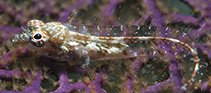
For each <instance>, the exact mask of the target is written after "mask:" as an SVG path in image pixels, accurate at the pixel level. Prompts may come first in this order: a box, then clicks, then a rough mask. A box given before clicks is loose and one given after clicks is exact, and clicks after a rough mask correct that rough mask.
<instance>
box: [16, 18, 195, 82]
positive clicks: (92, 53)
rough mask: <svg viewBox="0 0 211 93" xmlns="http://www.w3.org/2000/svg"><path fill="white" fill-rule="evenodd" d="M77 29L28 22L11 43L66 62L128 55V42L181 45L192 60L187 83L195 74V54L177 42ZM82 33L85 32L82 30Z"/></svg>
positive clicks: (171, 39) (55, 23) (167, 39)
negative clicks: (73, 58) (29, 46)
mask: <svg viewBox="0 0 211 93" xmlns="http://www.w3.org/2000/svg"><path fill="white" fill-rule="evenodd" d="M73 28H74V26H73ZM123 28H124V27H123V26H121V30H123ZM126 28H128V27H126ZM79 29H80V28H78V27H76V28H75V30H74V31H71V30H70V29H68V27H66V26H65V25H63V24H61V23H60V22H49V23H45V24H44V23H43V22H42V21H41V20H30V21H29V22H28V23H27V28H26V29H25V30H24V32H23V33H22V34H23V35H24V37H21V35H15V36H14V39H13V40H12V41H13V42H15V43H18V42H20V43H24V44H26V43H27V42H28V43H29V42H31V43H32V44H33V45H34V46H37V47H41V48H40V50H36V51H39V52H40V53H41V54H42V55H45V56H48V57H51V58H55V59H57V60H62V61H67V60H68V57H69V55H68V53H72V52H74V53H76V54H77V55H79V56H82V57H85V58H99V57H100V58H104V57H113V56H114V57H116V56H120V57H121V56H124V55H128V53H129V52H128V48H129V45H127V44H126V43H125V42H128V41H129V43H131V42H132V41H133V40H165V41H171V42H173V43H179V44H181V45H184V46H185V47H187V48H188V49H189V50H190V51H191V53H192V55H193V56H194V57H195V60H196V64H195V68H194V71H193V73H192V75H191V79H193V78H194V77H195V75H196V72H197V71H198V69H199V58H198V54H197V51H196V50H194V49H193V48H192V47H191V46H189V45H188V44H186V43H184V42H182V41H180V40H178V39H174V38H167V37H155V36H146V37H145V36H140V37H139V36H137V37H133V36H131V37H129V36H126V37H111V36H109V37H106V36H91V35H86V34H81V33H78V31H79ZM83 29H84V30H85V29H86V28H83ZM98 29H99V28H98ZM88 30H89V31H88V32H91V30H93V28H89V29H88ZM128 30H130V29H128ZM36 34H41V35H42V38H38V39H36V38H34V35H36ZM122 34H124V33H122ZM191 79H190V80H188V83H189V82H191Z"/></svg>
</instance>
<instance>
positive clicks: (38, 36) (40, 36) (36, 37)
mask: <svg viewBox="0 0 211 93" xmlns="http://www.w3.org/2000/svg"><path fill="white" fill-rule="evenodd" d="M34 38H35V39H41V38H42V35H41V34H39V33H38V34H36V35H34Z"/></svg>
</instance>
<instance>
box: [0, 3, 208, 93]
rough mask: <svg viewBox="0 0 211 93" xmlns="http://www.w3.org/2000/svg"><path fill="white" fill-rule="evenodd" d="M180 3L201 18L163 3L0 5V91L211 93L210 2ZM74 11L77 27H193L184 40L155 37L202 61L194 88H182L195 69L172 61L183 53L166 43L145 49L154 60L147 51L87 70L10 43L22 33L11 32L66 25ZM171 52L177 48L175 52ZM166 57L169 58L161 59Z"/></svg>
mask: <svg viewBox="0 0 211 93" xmlns="http://www.w3.org/2000/svg"><path fill="white" fill-rule="evenodd" d="M184 2H186V3H187V5H189V6H191V7H192V9H193V12H194V13H198V14H199V15H200V17H198V18H197V17H194V16H190V15H183V14H176V13H171V12H166V11H165V10H163V7H164V8H165V6H162V7H161V6H160V5H159V4H160V3H162V5H164V3H163V2H161V1H156V0H143V1H134V2H130V1H119V0H108V1H99V0H78V1H74V2H68V1H65V0H32V1H22V2H21V3H20V2H19V3H18V2H13V1H0V12H1V14H0V18H1V19H2V20H3V19H4V20H3V21H0V23H1V25H0V32H1V35H0V37H1V38H0V43H1V44H0V46H1V48H0V50H1V51H2V53H1V57H0V59H1V60H0V91H1V92H2V93H16V92H17V93H20V92H52V93H58V92H84V91H85V92H88V93H104V92H211V91H210V87H211V86H210V80H209V79H208V76H209V75H210V73H209V72H208V71H209V66H210V63H209V60H210V58H211V47H210V46H211V43H210V39H211V38H210V13H211V12H210V8H211V6H210V3H211V2H210V1H209V0H201V1H200V2H199V1H198V0H184ZM23 4H25V5H28V6H25V5H23ZM125 6H127V7H125ZM27 7H28V8H27ZM73 9H74V10H76V11H78V13H79V14H78V17H77V18H76V21H74V22H75V23H76V24H81V23H84V24H91V25H96V23H97V24H100V25H120V24H126V25H153V26H163V27H164V28H165V27H167V26H170V27H171V28H176V26H174V25H173V26H172V24H182V25H184V26H187V25H189V26H192V27H194V28H193V29H191V30H187V34H188V35H187V36H183V35H180V34H179V35H174V34H171V31H173V29H170V28H169V29H168V30H166V28H165V29H160V30H156V31H157V32H159V33H161V34H160V36H166V33H168V34H167V35H169V36H167V37H172V38H177V39H179V40H181V41H184V42H185V43H187V44H191V47H193V48H196V49H197V51H198V54H199V57H200V60H201V61H200V62H201V64H200V70H199V71H198V72H199V74H197V76H196V77H194V79H195V81H194V82H191V84H188V85H187V86H184V84H186V83H187V82H186V81H187V80H189V79H190V75H191V74H192V71H189V69H188V68H194V64H191V63H190V64H191V65H190V66H189V63H185V61H186V60H187V59H183V58H181V56H175V54H174V52H175V51H177V52H178V53H179V52H182V51H183V48H184V47H182V46H181V45H180V46H179V45H173V44H171V43H167V42H158V44H156V45H155V46H153V43H148V44H149V45H152V46H153V47H154V48H155V50H153V51H156V53H155V54H153V53H151V52H146V51H139V52H137V51H133V52H134V54H135V53H139V54H140V55H142V56H141V57H137V58H134V59H132V58H131V59H127V60H126V61H125V60H124V59H123V60H122V59H118V60H100V61H93V63H92V61H91V64H90V66H88V67H87V68H82V67H81V66H80V65H81V64H79V62H73V61H70V62H69V61H68V62H60V61H56V60H53V59H49V58H46V57H43V56H39V55H37V54H36V53H33V52H31V51H30V50H28V49H27V47H26V48H23V47H22V46H17V45H14V44H13V43H11V42H10V39H11V37H12V34H14V33H17V32H20V31H21V27H20V26H19V27H16V26H17V25H23V26H24V25H25V24H26V22H27V21H28V20H30V19H33V18H36V19H40V20H43V21H46V22H47V21H55V20H57V21H60V22H65V21H66V20H67V17H68V16H69V14H70V13H71V11H72V10H73ZM125 11H126V12H125ZM127 13H132V14H133V15H130V16H126V17H125V16H124V15H126V14H127ZM92 22H96V23H92ZM5 25H10V26H5ZM12 26H15V27H12ZM182 28H183V27H182ZM176 29H179V28H176ZM127 32H129V31H127ZM190 37H191V38H190ZM145 43H146V42H145ZM143 45H144V44H143ZM14 46H15V47H14ZM175 46H176V47H177V48H174V47H175ZM6 47H8V48H9V52H7V51H5V49H6ZM17 47H18V48H17ZM145 47H147V46H145ZM181 47H182V48H181ZM171 50H174V51H173V52H172V51H171ZM165 51H171V52H168V53H164V54H162V52H165ZM184 51H185V52H188V51H189V50H187V49H186V50H185V49H184ZM157 53H158V54H157ZM182 53H183V52H182ZM179 55H182V54H179ZM182 56H183V55H182ZM37 59H39V60H37ZM178 59H179V60H178ZM31 60H33V61H31ZM68 63H69V64H68ZM157 65H159V66H160V67H161V68H159V67H158V66H157ZM151 77H152V78H151ZM153 77H154V78H153ZM156 77H157V78H156ZM198 81H200V82H198ZM50 87H51V88H50Z"/></svg>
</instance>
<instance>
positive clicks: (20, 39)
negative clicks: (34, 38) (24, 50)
mask: <svg viewBox="0 0 211 93" xmlns="http://www.w3.org/2000/svg"><path fill="white" fill-rule="evenodd" d="M12 42H14V43H16V44H26V43H29V42H30V35H29V33H21V34H15V35H14V37H13V39H12Z"/></svg>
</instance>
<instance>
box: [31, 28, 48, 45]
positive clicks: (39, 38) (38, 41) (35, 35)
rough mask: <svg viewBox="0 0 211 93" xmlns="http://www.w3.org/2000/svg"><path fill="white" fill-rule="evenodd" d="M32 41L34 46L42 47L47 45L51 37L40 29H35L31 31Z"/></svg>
mask: <svg viewBox="0 0 211 93" xmlns="http://www.w3.org/2000/svg"><path fill="white" fill-rule="evenodd" d="M30 39H31V43H32V45H34V46H37V47H41V46H43V45H45V43H46V42H47V41H48V39H49V37H48V36H47V35H46V34H45V33H43V32H42V31H40V30H35V31H33V32H32V33H31V38H30Z"/></svg>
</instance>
